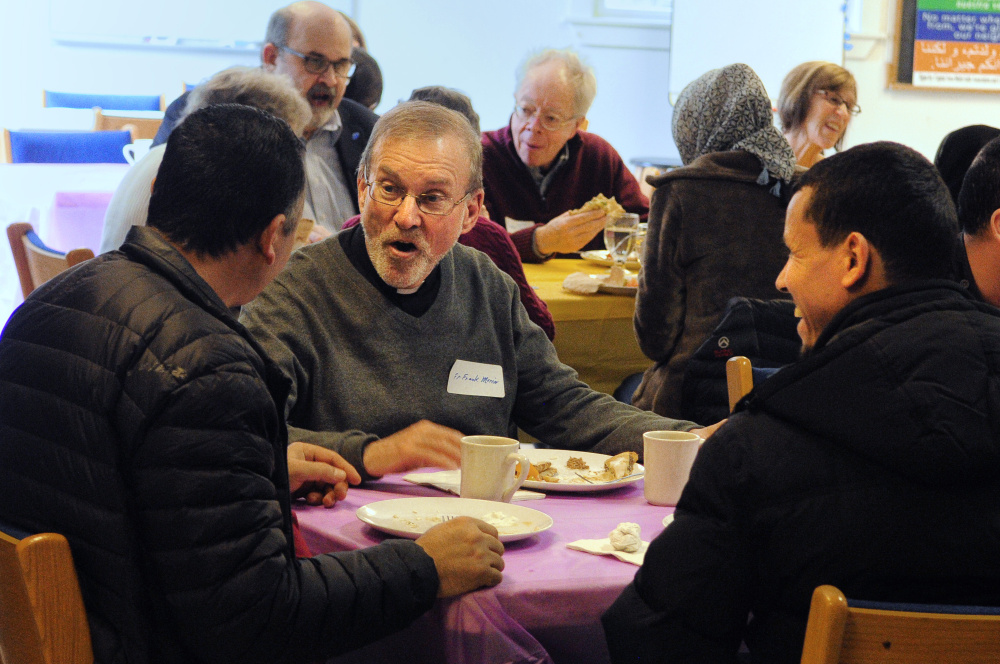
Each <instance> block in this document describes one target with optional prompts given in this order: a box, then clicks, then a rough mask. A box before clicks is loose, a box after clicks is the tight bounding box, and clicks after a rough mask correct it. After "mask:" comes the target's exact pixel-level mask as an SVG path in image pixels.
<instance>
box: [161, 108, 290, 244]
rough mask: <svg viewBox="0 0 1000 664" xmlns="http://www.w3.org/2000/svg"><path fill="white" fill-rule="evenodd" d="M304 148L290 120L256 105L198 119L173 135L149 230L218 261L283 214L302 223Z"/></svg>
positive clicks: (208, 112)
mask: <svg viewBox="0 0 1000 664" xmlns="http://www.w3.org/2000/svg"><path fill="white" fill-rule="evenodd" d="M303 152H304V148H303V146H302V143H301V142H300V141H299V139H298V138H296V136H295V134H294V133H293V132H292V130H291V128H289V126H288V124H287V123H286V122H285V121H284V120H279V119H278V118H276V117H274V116H273V115H271V114H269V113H266V112H264V111H261V110H259V109H256V108H252V107H250V106H241V105H239V104H217V105H213V106H207V107H205V108H203V109H200V110H198V111H195V112H194V113H191V114H190V115H189V116H187V118H186V119H185V120H184V122H182V123H181V124H180V125H178V126H177V128H176V129H174V131H173V133H171V134H170V140H169V141H167V147H166V151H165V152H164V153H163V161H162V163H161V164H160V169H159V171H157V173H156V180H155V182H154V183H153V194H152V196H151V197H150V199H149V220H148V224H149V225H150V226H152V227H153V228H157V229H159V230H160V231H162V232H163V233H164V234H165V235H166V236H167V238H168V239H170V240H171V241H172V242H174V243H175V244H178V245H180V246H181V247H183V248H184V249H185V250H187V251H191V252H194V253H196V254H199V255H207V256H211V257H214V258H217V257H219V256H223V255H225V254H227V253H230V252H232V251H235V250H236V249H238V248H239V247H240V246H242V245H245V244H247V243H248V242H251V241H252V240H253V239H254V238H256V237H258V236H259V235H260V233H261V232H262V231H263V230H264V229H265V228H267V226H268V224H270V223H271V220H272V219H274V217H276V216H277V215H279V214H284V215H286V217H288V219H287V221H286V223H285V226H284V228H283V230H284V232H285V233H286V234H287V233H291V232H293V231H294V229H295V225H296V223H297V222H298V218H297V209H296V206H297V205H298V203H299V200H300V198H301V196H302V192H303V189H304V187H305V170H304V167H303V165H302V155H303Z"/></svg>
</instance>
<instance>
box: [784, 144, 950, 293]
mask: <svg viewBox="0 0 1000 664" xmlns="http://www.w3.org/2000/svg"><path fill="white" fill-rule="evenodd" d="M806 187H808V188H810V189H811V191H812V201H811V202H810V205H809V210H808V211H807V216H808V218H809V219H810V221H812V222H813V223H815V224H816V231H817V233H818V234H819V239H820V243H821V244H822V245H823V246H824V247H829V246H832V245H833V244H836V243H838V242H841V241H843V240H844V238H846V237H847V236H848V235H849V234H850V233H852V232H858V233H861V234H862V235H864V236H865V238H866V239H867V240H868V241H869V242H870V243H871V244H872V245H873V246H874V247H875V249H876V250H877V251H878V253H879V256H881V257H882V260H883V262H884V263H885V270H886V278H887V279H888V280H889V281H890V282H891V283H900V282H903V281H910V280H914V279H927V278H938V277H947V275H948V272H949V270H950V266H951V252H952V249H953V245H954V242H955V235H956V234H957V232H958V222H957V218H956V214H955V205H954V203H952V201H951V196H949V195H948V188H947V187H946V186H945V184H944V181H942V180H941V176H940V175H938V172H937V169H936V168H934V165H933V164H932V163H931V162H929V161H928V160H927V159H926V158H925V157H924V156H923V155H921V154H920V153H918V152H917V151H916V150H913V149H911V148H908V147H906V146H905V145H900V144H899V143H891V142H888V141H880V142H878V143H867V144H864V145H858V146H856V147H853V148H851V149H850V150H846V151H844V152H839V153H837V154H835V155H833V156H832V157H828V158H826V159H823V160H822V161H820V162H819V163H818V164H816V165H815V166H813V167H812V168H810V169H809V170H808V171H806V172H805V174H804V175H803V176H802V177H801V178H800V179H799V181H798V182H797V183H796V184H795V189H794V191H795V192H798V191H801V190H802V189H804V188H806Z"/></svg>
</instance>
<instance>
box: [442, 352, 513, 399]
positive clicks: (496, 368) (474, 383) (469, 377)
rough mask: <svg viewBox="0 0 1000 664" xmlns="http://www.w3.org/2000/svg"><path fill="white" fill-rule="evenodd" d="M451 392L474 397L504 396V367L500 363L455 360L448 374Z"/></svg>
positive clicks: (449, 390)
mask: <svg viewBox="0 0 1000 664" xmlns="http://www.w3.org/2000/svg"><path fill="white" fill-rule="evenodd" d="M448 392H449V393H450V394H467V395H469V396H473V397H498V398H501V399H502V398H503V397H504V394H505V392H504V387H503V367H501V366H500V365H499V364H482V363H481V362H468V361H466V360H455V364H454V365H453V366H452V367H451V373H450V374H449V375H448Z"/></svg>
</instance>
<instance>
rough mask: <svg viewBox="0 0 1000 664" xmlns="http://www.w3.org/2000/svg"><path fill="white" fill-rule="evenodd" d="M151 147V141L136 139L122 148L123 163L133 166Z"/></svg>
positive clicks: (149, 139)
mask: <svg viewBox="0 0 1000 664" xmlns="http://www.w3.org/2000/svg"><path fill="white" fill-rule="evenodd" d="M151 147H153V139H151V138H137V139H136V140H135V142H134V143H129V144H128V145H125V146H123V147H122V156H124V157H125V161H127V162H128V163H130V164H134V163H135V162H137V161H139V160H140V159H142V158H143V157H145V156H146V153H147V152H149V149H150V148H151Z"/></svg>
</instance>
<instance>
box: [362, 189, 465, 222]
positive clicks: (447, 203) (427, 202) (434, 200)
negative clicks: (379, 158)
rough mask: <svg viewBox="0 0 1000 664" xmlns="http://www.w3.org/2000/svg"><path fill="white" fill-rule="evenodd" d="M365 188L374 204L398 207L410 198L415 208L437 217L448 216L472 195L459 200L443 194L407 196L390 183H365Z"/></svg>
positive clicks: (403, 191)
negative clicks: (415, 205) (415, 204)
mask: <svg viewBox="0 0 1000 664" xmlns="http://www.w3.org/2000/svg"><path fill="white" fill-rule="evenodd" d="M365 186H366V187H367V188H368V197H369V198H370V199H372V200H373V201H375V202H376V203H383V204H385V205H391V206H393V207H399V206H400V205H402V204H403V199H404V198H406V197H407V196H411V197H412V198H413V200H414V201H416V203H417V208H418V209H419V210H420V211H421V212H426V213H427V214H433V215H437V216H444V215H446V214H450V213H451V211H452V210H454V209H455V208H456V207H457V206H458V205H459V203H461V202H462V201H464V200H465V199H466V198H468V197H469V196H471V195H472V193H471V192H470V193H468V194H466V195H465V196H462V197H461V198H460V199H458V200H455V199H454V198H451V197H449V196H445V195H444V194H408V193H406V190H404V189H403V188H402V187H400V186H397V185H394V184H393V183H391V182H368V181H365Z"/></svg>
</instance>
